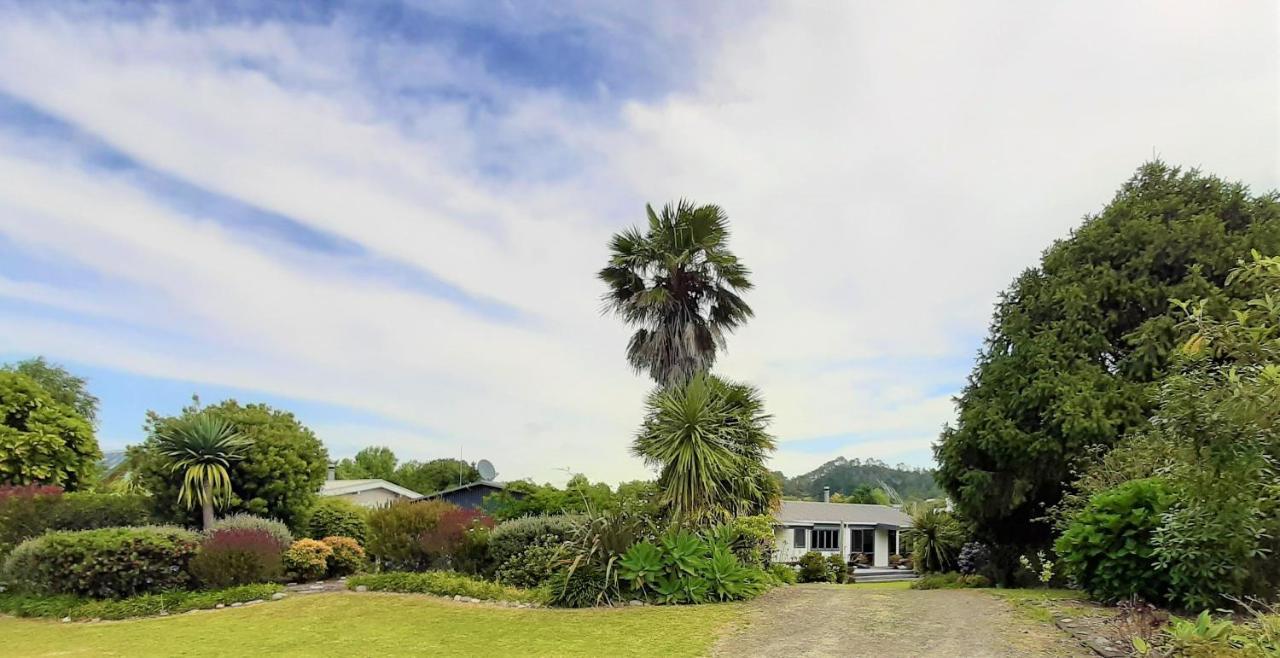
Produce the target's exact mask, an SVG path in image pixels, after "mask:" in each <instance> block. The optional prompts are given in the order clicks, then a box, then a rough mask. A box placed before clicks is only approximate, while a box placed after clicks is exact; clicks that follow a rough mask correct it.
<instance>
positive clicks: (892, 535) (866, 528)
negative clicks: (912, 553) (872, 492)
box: [773, 522, 903, 567]
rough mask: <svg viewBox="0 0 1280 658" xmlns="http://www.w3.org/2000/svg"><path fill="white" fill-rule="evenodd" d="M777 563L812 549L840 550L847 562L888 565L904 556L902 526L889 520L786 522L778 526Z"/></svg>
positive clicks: (792, 559)
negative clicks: (894, 557) (877, 521)
mask: <svg viewBox="0 0 1280 658" xmlns="http://www.w3.org/2000/svg"><path fill="white" fill-rule="evenodd" d="M774 539H775V551H774V557H773V559H774V561H775V562H795V561H797V560H799V559H800V556H802V555H804V554H805V553H808V552H809V551H818V552H819V553H837V554H839V555H840V557H842V558H843V559H844V560H845V561H846V562H852V561H854V560H857V559H858V558H859V557H862V558H863V563H864V564H867V565H869V566H875V567H888V566H889V556H890V555H902V549H903V544H902V527H901V526H898V525H893V524H886V523H846V522H841V523H786V524H782V525H780V526H777V527H776V528H775V529H774Z"/></svg>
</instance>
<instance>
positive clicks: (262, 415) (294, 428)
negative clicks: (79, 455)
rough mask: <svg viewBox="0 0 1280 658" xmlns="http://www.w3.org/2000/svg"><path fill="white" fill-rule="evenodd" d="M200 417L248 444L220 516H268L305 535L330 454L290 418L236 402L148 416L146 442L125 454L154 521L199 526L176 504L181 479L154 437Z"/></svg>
mask: <svg viewBox="0 0 1280 658" xmlns="http://www.w3.org/2000/svg"><path fill="white" fill-rule="evenodd" d="M200 413H205V414H209V416H210V417H212V418H217V419H220V420H223V421H225V422H227V423H230V424H231V425H232V426H234V427H235V428H236V431H237V432H238V433H239V434H240V435H241V436H242V437H243V438H244V439H246V440H247V441H248V442H249V443H248V445H247V446H245V447H244V449H243V459H241V460H239V461H234V462H232V463H231V464H230V467H229V468H228V469H227V472H228V475H229V476H230V479H231V498H230V500H229V504H228V505H227V506H226V507H225V508H224V513H228V514H230V513H234V512H247V513H249V514H256V515H259V516H267V517H271V518H275V519H278V520H280V521H283V522H284V523H286V524H288V525H289V527H290V528H292V529H293V530H294V531H296V532H299V533H302V532H303V531H305V529H306V528H305V523H306V520H307V519H306V515H307V513H308V511H309V510H310V509H311V506H312V504H313V503H314V501H315V499H316V492H317V491H319V489H320V485H321V484H322V483H323V482H324V478H325V473H326V471H327V470H328V464H329V453H328V452H326V451H325V448H324V445H323V444H322V443H320V439H318V438H316V435H315V434H314V433H313V432H312V431H311V430H310V429H308V428H307V427H306V426H305V425H303V424H302V423H300V422H298V419H297V418H295V417H294V416H293V414H291V413H289V412H287V411H279V410H276V409H272V408H271V407H269V406H267V405H265V404H247V405H241V404H240V403H239V402H236V401H235V400H227V401H225V402H221V403H219V404H216V405H213V406H209V407H204V408H201V407H200V406H199V403H198V401H197V402H196V403H195V404H193V405H191V406H188V407H185V408H184V409H183V410H182V413H181V414H179V415H178V416H161V415H159V414H157V413H155V412H148V413H147V422H146V425H145V429H146V430H147V432H148V437H147V439H146V440H145V441H143V442H142V443H141V444H140V445H137V446H133V447H131V448H130V449H129V453H130V454H129V459H130V463H131V464H132V465H133V470H134V472H135V473H136V479H137V481H138V483H139V485H140V486H141V487H142V488H144V489H146V490H147V491H150V492H151V494H152V503H153V505H154V506H155V513H156V516H157V517H158V518H160V519H162V520H165V521H169V522H174V523H181V524H184V525H188V526H195V525H198V519H199V514H200V512H199V510H194V511H193V510H189V509H187V507H186V505H184V504H182V503H181V502H179V500H178V492H179V489H180V488H181V486H182V482H183V479H182V478H183V474H182V473H181V472H178V473H175V472H174V471H173V468H172V466H171V465H170V462H169V460H168V459H167V458H166V457H165V456H164V455H163V454H161V452H160V442H159V440H158V438H157V436H158V435H163V434H166V433H168V432H169V431H170V429H171V428H172V427H174V426H175V425H178V424H180V423H184V422H188V421H189V419H190V418H191V417H194V416H196V415H197V414H200Z"/></svg>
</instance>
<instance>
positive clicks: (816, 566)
mask: <svg viewBox="0 0 1280 658" xmlns="http://www.w3.org/2000/svg"><path fill="white" fill-rule="evenodd" d="M799 564H800V573H798V574H797V577H798V579H799V580H800V582H802V583H830V582H835V578H834V577H833V576H834V574H832V573H831V565H830V564H829V563H828V562H827V558H825V557H823V555H822V553H819V552H818V551H809V552H808V553H805V554H804V555H801V556H800V561H799Z"/></svg>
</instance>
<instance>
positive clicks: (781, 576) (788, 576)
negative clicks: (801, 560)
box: [769, 564, 796, 585]
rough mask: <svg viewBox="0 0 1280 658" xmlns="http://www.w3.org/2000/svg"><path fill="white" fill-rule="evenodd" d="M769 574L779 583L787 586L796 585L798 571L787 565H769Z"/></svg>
mask: <svg viewBox="0 0 1280 658" xmlns="http://www.w3.org/2000/svg"><path fill="white" fill-rule="evenodd" d="M769 574H770V575H772V576H773V578H774V579H775V580H777V581H778V582H779V583H783V584H785V585H794V584H796V570H795V569H793V568H791V567H789V566H787V565H785V564H771V565H769Z"/></svg>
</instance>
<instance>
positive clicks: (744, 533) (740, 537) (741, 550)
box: [707, 514, 774, 568]
mask: <svg viewBox="0 0 1280 658" xmlns="http://www.w3.org/2000/svg"><path fill="white" fill-rule="evenodd" d="M707 535H708V536H709V537H711V536H714V537H716V538H718V539H719V540H720V541H722V542H724V544H725V545H727V546H729V547H730V548H732V549H733V554H734V555H736V556H737V557H738V561H740V562H742V563H743V564H746V565H750V566H755V567H761V568H765V567H768V566H769V562H770V561H771V559H772V557H773V542H774V537H773V517H771V516H768V515H766V514H756V515H752V516H739V517H734V518H733V519H732V520H731V521H729V522H727V523H724V524H722V525H719V526H715V527H712V528H710V529H708V530H707Z"/></svg>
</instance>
